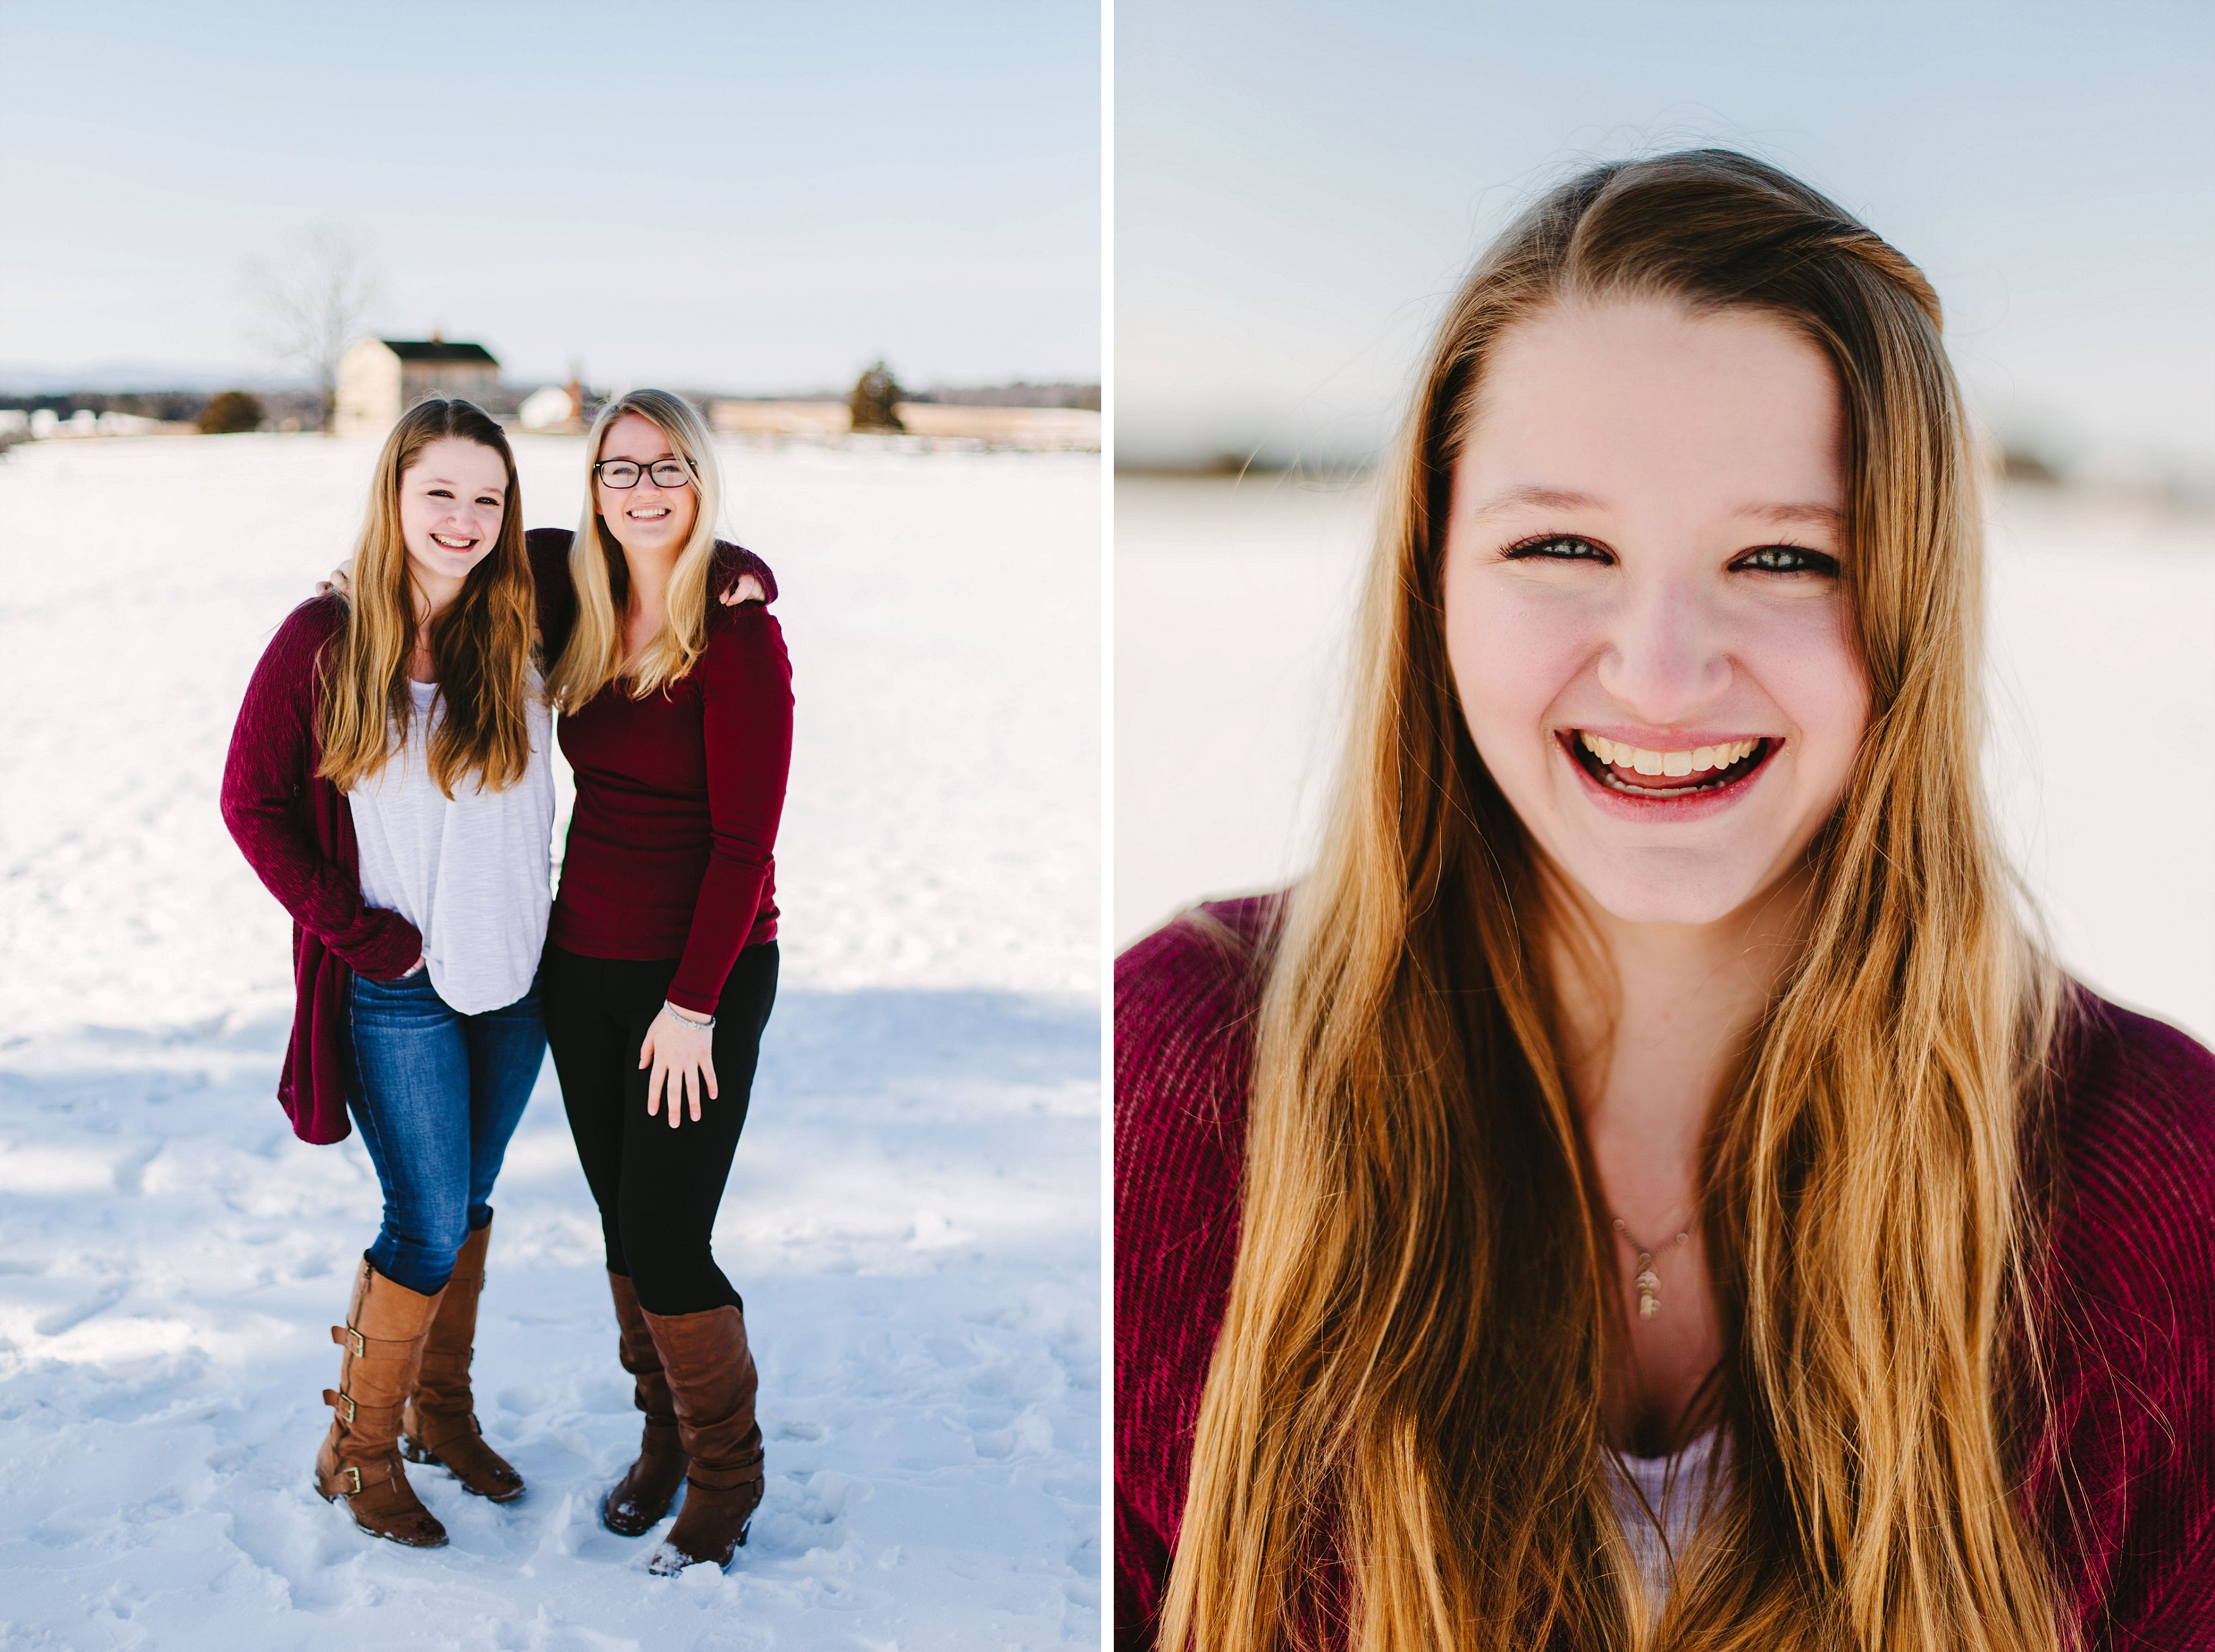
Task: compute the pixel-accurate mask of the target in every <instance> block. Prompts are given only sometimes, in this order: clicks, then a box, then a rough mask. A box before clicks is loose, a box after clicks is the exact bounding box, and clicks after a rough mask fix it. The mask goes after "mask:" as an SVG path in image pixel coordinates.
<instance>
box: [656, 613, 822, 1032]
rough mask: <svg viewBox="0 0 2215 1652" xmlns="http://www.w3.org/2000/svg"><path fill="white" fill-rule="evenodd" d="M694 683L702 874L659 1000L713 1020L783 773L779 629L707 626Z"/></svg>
mask: <svg viewBox="0 0 2215 1652" xmlns="http://www.w3.org/2000/svg"><path fill="white" fill-rule="evenodd" d="M692 669H693V671H694V672H696V674H697V676H698V679H699V684H700V723H701V737H702V739H703V742H704V743H705V746H706V748H707V762H708V870H707V873H706V875H704V876H703V878H702V879H701V880H700V894H699V899H698V900H696V902H695V903H694V905H693V908H692V927H691V930H690V932H689V933H688V934H687V936H686V937H685V942H684V955H683V957H682V958H681V959H680V960H679V961H678V966H677V974H676V976H675V978H674V979H673V980H672V981H671V982H670V984H669V995H668V996H669V1001H670V1002H671V1003H672V1004H675V1005H676V1006H677V1007H678V1009H680V1010H693V1011H695V1012H696V1013H697V1014H700V1015H703V1016H704V1015H713V1014H714V1013H715V1002H716V1000H717V999H718V998H721V997H722V995H723V982H724V980H725V979H726V978H727V977H728V976H729V974H730V973H731V965H732V964H733V961H736V959H737V958H738V955H739V950H740V949H742V948H743V947H744V946H745V943H746V938H747V937H748V936H749V935H750V934H752V930H753V927H754V919H755V917H756V916H757V915H758V913H759V912H760V911H761V906H762V894H763V891H764V889H766V888H767V887H768V886H769V880H770V855H771V853H772V851H774V850H775V849H776V828H777V822H778V820H780V819H781V818H782V815H783V813H784V787H785V779H786V777H787V775H788V772H789V771H790V770H791V767H792V662H791V661H790V660H789V659H788V658H787V657H786V654H785V651H784V631H783V628H782V627H781V626H780V625H778V624H777V623H776V620H775V619H774V618H773V617H771V616H770V611H769V610H768V609H767V608H766V607H764V605H762V604H760V603H755V602H750V603H745V604H743V605H740V606H739V607H736V608H727V609H722V610H721V611H720V613H719V614H717V615H711V616H710V617H709V638H708V648H707V651H706V652H705V653H704V654H702V655H701V656H700V659H699V662H698V663H697V664H696V665H695V666H693V667H692Z"/></svg>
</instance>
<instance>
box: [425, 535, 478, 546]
mask: <svg viewBox="0 0 2215 1652" xmlns="http://www.w3.org/2000/svg"><path fill="white" fill-rule="evenodd" d="M431 543H432V544H434V545H436V546H438V548H439V550H476V544H477V542H476V540H474V539H454V538H450V537H447V536H446V535H445V534H443V533H434V534H433V535H432V536H431Z"/></svg>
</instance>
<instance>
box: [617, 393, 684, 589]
mask: <svg viewBox="0 0 2215 1652" xmlns="http://www.w3.org/2000/svg"><path fill="white" fill-rule="evenodd" d="M599 458H600V460H601V462H602V463H603V464H605V463H606V462H607V461H609V460H611V459H629V461H631V463H633V464H636V465H637V466H638V467H639V468H640V471H641V474H640V476H639V479H638V485H637V486H636V487H635V488H611V487H609V486H608V485H607V483H605V482H602V481H601V480H599V478H598V476H597V475H595V476H594V477H593V480H592V502H593V507H594V508H595V509H597V510H598V512H599V513H600V519H601V520H602V521H603V522H604V523H606V524H607V526H608V531H609V532H610V533H611V534H613V535H614V536H615V540H616V543H617V544H619V545H621V546H622V547H623V550H624V551H625V553H626V554H628V555H629V556H641V555H643V556H652V557H654V558H655V559H657V560H664V561H673V560H674V559H675V558H676V556H677V554H678V552H679V551H681V550H684V544H685V541H686V540H688V539H689V538H690V537H691V534H692V524H693V521H694V519H696V517H697V516H698V515H699V513H700V494H699V490H698V489H697V488H695V487H693V486H692V485H690V483H684V484H680V485H679V486H678V487H675V488H663V487H660V486H658V485H657V484H656V483H655V482H654V480H653V477H652V476H648V475H646V474H645V471H646V470H647V467H648V466H651V465H653V464H655V463H656V462H657V461H660V460H666V459H673V458H678V452H677V449H676V446H675V445H674V444H672V442H671V441H670V439H669V433H668V432H667V431H666V430H664V429H663V428H662V427H660V425H657V424H656V423H654V422H653V420H651V419H647V418H644V417H642V416H641V415H638V414H635V413H626V414H625V415H623V417H622V418H620V419H618V420H617V421H615V422H614V423H613V424H611V425H610V426H609V427H608V431H607V435H606V437H605V439H604V440H602V442H601V443H600V451H599Z"/></svg>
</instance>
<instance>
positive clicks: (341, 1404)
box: [338, 1394, 361, 1491]
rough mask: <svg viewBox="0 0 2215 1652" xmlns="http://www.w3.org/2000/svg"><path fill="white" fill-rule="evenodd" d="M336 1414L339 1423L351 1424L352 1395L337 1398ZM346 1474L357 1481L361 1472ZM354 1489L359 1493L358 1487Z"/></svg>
mask: <svg viewBox="0 0 2215 1652" xmlns="http://www.w3.org/2000/svg"><path fill="white" fill-rule="evenodd" d="M338 1414H339V1421H340V1422H346V1423H351V1422H353V1395H351V1394H341V1395H340V1396H339V1397H338ZM347 1473H348V1474H351V1475H353V1477H354V1478H355V1479H356V1480H357V1481H359V1479H360V1478H361V1471H360V1470H359V1469H348V1470H347ZM354 1489H355V1490H356V1491H359V1490H360V1489H361V1487H360V1486H359V1485H356V1486H355V1487H354Z"/></svg>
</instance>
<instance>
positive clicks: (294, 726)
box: [223, 597, 423, 1143]
mask: <svg viewBox="0 0 2215 1652" xmlns="http://www.w3.org/2000/svg"><path fill="white" fill-rule="evenodd" d="M344 629H346V604H345V603H344V602H343V601H342V600H341V599H339V598H337V597H317V598H315V599H312V600H311V601H308V602H304V603H302V604H301V605H299V606H298V608H295V609H294V610H293V611H292V612H291V616H290V617H288V618H287V619H286V620H285V623H283V624H282V625H280V626H279V627H278V628H277V635H276V636H274V637H273V638H271V639H270V642H269V646H268V648H266V649H264V650H263V651H262V654H261V664H260V665H258V666H255V668H254V677H253V680H252V681H250V682H248V684H247V685H246V703H244V704H243V705H242V706H240V707H239V709H238V722H237V723H236V726H235V727H233V728H232V729H231V732H230V757H229V758H227V759H226V760H225V761H224V765H223V819H224V825H225V826H229V827H230V835H231V836H232V837H233V838H236V839H237V840H238V846H239V848H240V849H241V850H242V851H244V852H245V855H246V858H247V862H248V864H249V865H251V866H252V867H253V868H254V869H255V872H256V873H257V874H259V875H260V876H261V881H262V882H263V883H265V884H267V886H268V887H269V893H270V894H273V895H275V896H276V897H277V900H278V901H279V904H280V905H282V906H284V908H285V911H286V912H290V913H291V914H292V992H293V998H292V1036H291V1041H290V1042H289V1043H288V1044H287V1045H286V1046H285V1066H284V1068H283V1070H282V1071H281V1072H279V1074H278V1077H277V1100H278V1102H279V1104H280V1105H281V1106H282V1107H283V1108H284V1109H285V1116H286V1117H288V1118H290V1119H291V1121H292V1133H293V1134H295V1135H297V1136H298V1137H299V1138H300V1139H301V1140H303V1141H312V1142H317V1143H324V1142H333V1141H344V1140H345V1139H346V1138H347V1133H348V1132H349V1131H350V1130H351V1129H352V1128H353V1126H352V1124H351V1123H349V1122H348V1121H347V1104H346V1079H345V1072H344V1069H343V1068H342V1067H341V1065H340V1044H339V1039H340V1036H341V1033H342V1032H343V1031H344V1029H345V1027H346V1024H347V1023H346V1016H347V984H348V983H349V982H350V981H351V980H353V973H354V972H356V971H359V973H362V974H364V975H366V976H368V977H369V978H370V979H371V980H375V981H383V980H391V979H392V978H393V977H395V976H396V975H398V974H400V973H402V972H403V971H404V970H406V969H407V968H408V966H409V965H410V964H412V963H414V961H415V960H416V959H417V958H418V957H420V956H421V955H422V951H423V937H421V936H420V934H418V933H417V932H416V929H415V926H414V924H411V923H409V922H408V920H407V919H406V918H402V916H401V915H400V914H399V913H398V912H387V911H385V910H384V909H383V907H380V906H370V905H368V904H367V903H366V902H365V901H364V900H362V898H361V863H360V860H359V857H358V856H357V855H356V853H355V851H354V841H353V809H352V808H351V807H349V806H348V804H347V800H346V795H345V794H344V793H342V792H341V791H340V790H339V789H338V788H337V787H336V786H334V785H333V784H332V783H330V782H329V781H328V780H325V779H322V777H319V776H318V775H317V774H316V769H317V767H318V766H319V765H321V764H322V758H323V748H322V741H321V740H318V739H317V738H316V683H317V676H318V672H317V668H316V662H317V660H318V657H319V656H320V655H321V654H322V648H323V644H324V643H325V642H328V641H329V640H330V639H331V638H332V637H334V636H338V635H339V634H340V633H341V631H343V630H344Z"/></svg>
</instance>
